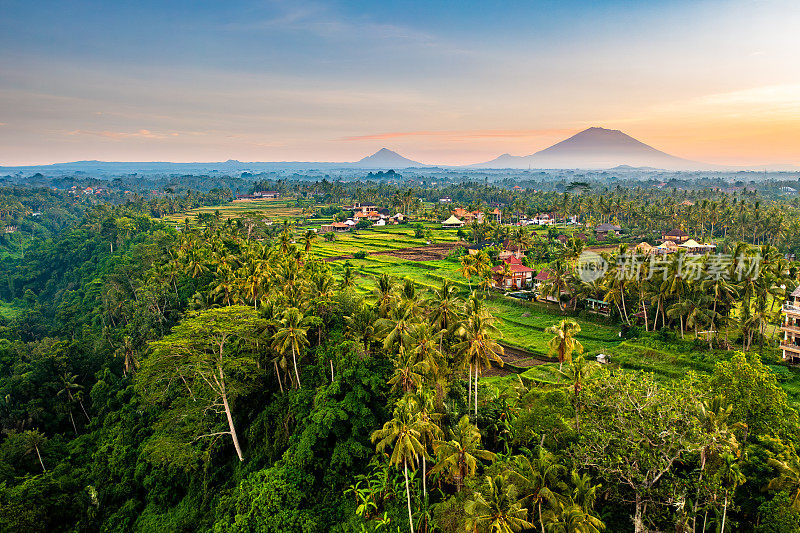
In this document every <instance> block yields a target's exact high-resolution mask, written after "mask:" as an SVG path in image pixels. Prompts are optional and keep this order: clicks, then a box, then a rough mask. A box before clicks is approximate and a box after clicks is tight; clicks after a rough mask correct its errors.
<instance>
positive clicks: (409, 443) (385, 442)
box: [371, 399, 425, 533]
mask: <svg viewBox="0 0 800 533" xmlns="http://www.w3.org/2000/svg"><path fill="white" fill-rule="evenodd" d="M371 439H372V442H373V443H375V442H376V441H377V445H376V447H375V449H376V450H377V451H378V452H379V453H386V450H388V449H391V453H390V454H389V464H391V465H394V466H397V467H399V466H400V465H403V477H404V478H405V482H406V501H407V503H408V524H409V527H410V529H411V533H414V519H413V517H412V514H411V490H410V489H409V484H408V466H409V464H410V465H411V468H412V469H413V468H414V466H416V464H417V462H418V461H419V458H420V456H421V455H422V454H424V453H425V448H424V447H423V445H422V443H421V442H420V432H419V428H418V420H417V417H416V416H415V414H414V412H413V407H412V404H411V402H410V401H408V400H406V399H401V400H400V401H399V402H398V404H397V407H396V408H395V410H394V416H393V417H392V419H391V420H389V421H388V422H386V423H385V424H384V425H383V427H382V428H381V429H378V430H376V431H374V432H373V433H372V437H371Z"/></svg>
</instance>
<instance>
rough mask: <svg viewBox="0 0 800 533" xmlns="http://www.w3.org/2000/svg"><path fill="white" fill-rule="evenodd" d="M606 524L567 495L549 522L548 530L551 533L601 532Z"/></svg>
mask: <svg viewBox="0 0 800 533" xmlns="http://www.w3.org/2000/svg"><path fill="white" fill-rule="evenodd" d="M605 528H606V526H605V524H603V522H602V521H601V520H600V519H599V518H597V517H596V516H592V514H591V513H590V512H588V511H586V510H585V509H582V508H581V506H580V505H578V504H576V503H575V502H574V501H573V500H572V498H570V497H566V498H564V500H563V501H562V502H561V503H560V504H559V506H558V513H555V512H554V513H552V514H551V516H550V518H549V520H548V522H547V531H548V532H551V533H600V532H601V531H604V530H605Z"/></svg>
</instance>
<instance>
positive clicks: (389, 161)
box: [356, 148, 423, 168]
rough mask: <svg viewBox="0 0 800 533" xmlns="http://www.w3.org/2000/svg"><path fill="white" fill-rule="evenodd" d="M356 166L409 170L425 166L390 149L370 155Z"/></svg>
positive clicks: (382, 149)
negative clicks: (408, 168) (409, 168)
mask: <svg viewBox="0 0 800 533" xmlns="http://www.w3.org/2000/svg"><path fill="white" fill-rule="evenodd" d="M356 164H357V165H360V166H365V167H372V168H388V167H397V168H407V167H421V166H423V165H422V164H421V163H418V162H416V161H413V160H411V159H408V158H407V157H403V156H402V155H400V154H398V153H397V152H395V151H394V150H389V149H388V148H381V149H380V150H378V151H377V152H375V153H374V154H372V155H368V156H367V157H365V158H363V159H361V160H360V161H358V162H357V163H356Z"/></svg>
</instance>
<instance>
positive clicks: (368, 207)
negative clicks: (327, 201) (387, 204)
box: [342, 202, 378, 215]
mask: <svg viewBox="0 0 800 533" xmlns="http://www.w3.org/2000/svg"><path fill="white" fill-rule="evenodd" d="M377 208H378V206H376V205H375V204H370V203H368V202H356V203H354V204H353V205H343V206H342V211H354V212H357V213H358V212H360V213H363V214H365V215H366V214H367V213H369V212H370V211H376V210H377Z"/></svg>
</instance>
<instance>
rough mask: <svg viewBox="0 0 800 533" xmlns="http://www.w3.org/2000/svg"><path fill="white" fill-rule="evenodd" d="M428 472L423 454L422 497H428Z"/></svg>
mask: <svg viewBox="0 0 800 533" xmlns="http://www.w3.org/2000/svg"><path fill="white" fill-rule="evenodd" d="M426 471H427V465H426V463H425V454H422V495H423V496H424V497H426V498H427V497H428V484H427V483H426V481H425V473H426Z"/></svg>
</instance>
